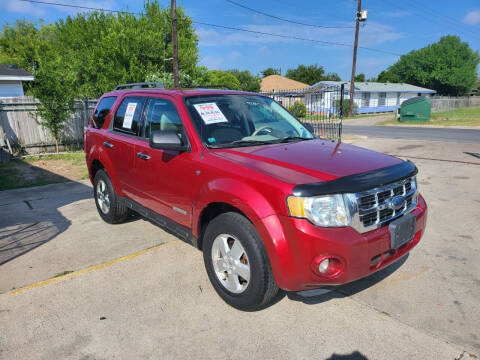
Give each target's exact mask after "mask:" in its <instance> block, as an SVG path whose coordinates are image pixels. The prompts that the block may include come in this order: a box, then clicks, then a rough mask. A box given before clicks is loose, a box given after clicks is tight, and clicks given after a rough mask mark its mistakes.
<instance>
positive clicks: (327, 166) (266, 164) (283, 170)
mask: <svg viewBox="0 0 480 360" xmlns="http://www.w3.org/2000/svg"><path fill="white" fill-rule="evenodd" d="M212 153H213V154H215V155H217V156H221V157H223V158H225V159H228V160H230V161H232V162H235V163H238V164H241V165H243V166H246V167H248V168H251V169H254V170H257V171H261V172H263V173H266V174H268V175H270V176H272V177H275V178H277V179H279V180H282V181H285V182H287V183H291V184H302V183H309V182H316V181H329V180H333V179H336V178H339V177H342V176H346V175H352V174H358V173H361V172H365V171H370V170H376V169H380V168H384V167H387V166H391V165H395V164H398V163H400V162H402V160H400V159H398V158H396V157H393V156H390V155H385V154H381V153H378V152H376V151H372V150H368V149H364V148H361V147H358V146H354V145H350V144H345V143H341V142H334V141H329V140H322V139H315V140H307V141H300V142H295V143H286V144H272V145H262V146H248V147H237V148H230V149H212Z"/></svg>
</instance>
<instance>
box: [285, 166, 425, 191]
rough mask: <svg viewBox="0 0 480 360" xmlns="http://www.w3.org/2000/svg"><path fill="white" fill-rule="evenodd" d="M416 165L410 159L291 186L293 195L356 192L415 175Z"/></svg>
mask: <svg viewBox="0 0 480 360" xmlns="http://www.w3.org/2000/svg"><path fill="white" fill-rule="evenodd" d="M417 172H418V169H417V167H416V166H415V164H413V163H412V162H411V161H405V162H402V163H400V164H396V165H392V166H387V167H384V168H381V169H376V170H370V171H366V172H363V173H359V174H353V175H347V176H343V177H340V178H338V179H335V180H331V181H325V182H318V183H312V184H301V185H297V186H295V187H294V188H293V194H294V195H295V196H318V195H331V194H346V193H357V192H361V191H365V190H369V189H373V188H376V187H380V186H384V185H387V184H390V183H392V182H395V181H400V180H403V179H406V178H408V177H411V176H414V175H416V174H417Z"/></svg>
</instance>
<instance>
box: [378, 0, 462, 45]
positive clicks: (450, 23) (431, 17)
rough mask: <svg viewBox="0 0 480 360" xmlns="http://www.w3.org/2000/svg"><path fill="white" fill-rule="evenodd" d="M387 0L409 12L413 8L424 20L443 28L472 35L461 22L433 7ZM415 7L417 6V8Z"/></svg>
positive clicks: (415, 13) (414, 12) (416, 14)
mask: <svg viewBox="0 0 480 360" xmlns="http://www.w3.org/2000/svg"><path fill="white" fill-rule="evenodd" d="M386 1H387V2H389V3H390V4H391V5H392V6H394V7H401V8H403V9H404V10H406V11H408V12H412V9H413V15H415V16H417V17H419V18H421V19H422V20H426V21H429V22H431V23H432V24H435V25H438V26H441V27H442V28H445V27H446V26H447V27H450V28H451V29H452V30H454V31H455V32H457V33H463V34H464V35H468V36H470V35H472V33H471V32H467V31H465V30H463V29H462V27H461V26H460V25H461V24H460V23H455V21H454V20H453V19H452V18H449V17H447V16H445V15H442V14H441V13H439V12H434V11H433V10H432V9H429V8H427V7H425V6H423V5H420V4H416V3H415V2H410V6H406V5H405V4H402V3H401V2H398V1H391V0H386ZM414 8H416V10H415V9H414ZM420 12H422V13H423V14H421V13H420ZM425 15H426V16H425ZM440 17H443V18H445V20H442V19H440Z"/></svg>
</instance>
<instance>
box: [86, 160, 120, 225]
mask: <svg viewBox="0 0 480 360" xmlns="http://www.w3.org/2000/svg"><path fill="white" fill-rule="evenodd" d="M93 194H94V197H95V205H96V206H97V210H98V213H99V214H100V216H101V218H102V219H103V220H104V221H106V222H107V223H110V224H118V223H121V222H123V221H125V219H126V218H127V217H128V208H127V207H126V206H125V205H124V204H123V203H122V202H121V201H120V199H119V197H118V196H117V194H116V193H115V190H114V188H113V185H112V182H111V180H110V178H109V177H108V174H107V173H106V171H105V170H103V169H102V170H98V171H97V173H96V174H95V178H94V179H93Z"/></svg>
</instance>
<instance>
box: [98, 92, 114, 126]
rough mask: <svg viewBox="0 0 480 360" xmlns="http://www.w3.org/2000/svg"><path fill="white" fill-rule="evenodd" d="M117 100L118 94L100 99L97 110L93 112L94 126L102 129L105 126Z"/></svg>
mask: <svg viewBox="0 0 480 360" xmlns="http://www.w3.org/2000/svg"><path fill="white" fill-rule="evenodd" d="M115 100H117V97H116V96H109V97H104V98H103V99H102V100H100V102H99V103H98V105H97V108H96V109H95V112H94V113H93V121H92V126H93V127H94V128H96V129H100V128H101V127H102V126H103V124H104V123H105V119H106V118H107V115H108V113H109V112H110V109H111V108H112V106H113V104H114V103H115Z"/></svg>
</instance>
